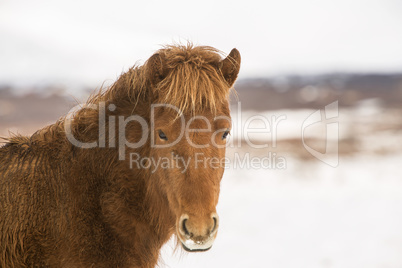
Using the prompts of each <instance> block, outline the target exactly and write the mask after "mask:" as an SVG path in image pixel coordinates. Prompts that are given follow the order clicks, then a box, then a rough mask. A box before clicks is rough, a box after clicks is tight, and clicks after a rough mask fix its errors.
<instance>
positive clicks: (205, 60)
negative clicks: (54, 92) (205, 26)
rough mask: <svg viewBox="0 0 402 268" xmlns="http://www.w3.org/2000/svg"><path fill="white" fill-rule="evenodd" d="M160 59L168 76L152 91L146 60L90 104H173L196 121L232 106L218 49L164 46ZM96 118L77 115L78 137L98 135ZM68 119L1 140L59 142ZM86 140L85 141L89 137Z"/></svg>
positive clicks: (86, 113) (89, 112) (94, 114)
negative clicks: (225, 105) (206, 113)
mask: <svg viewBox="0 0 402 268" xmlns="http://www.w3.org/2000/svg"><path fill="white" fill-rule="evenodd" d="M155 54H159V55H161V56H162V57H163V59H164V66H165V68H167V75H166V76H165V77H163V79H161V81H160V82H159V83H157V84H156V85H152V82H151V81H150V79H149V74H147V68H146V67H147V64H148V63H149V60H147V61H146V62H145V63H144V65H142V66H138V65H134V66H133V67H131V68H130V69H129V70H128V71H127V72H126V73H123V74H122V75H121V76H120V77H119V78H118V79H117V80H116V82H114V83H113V84H112V85H111V86H110V87H108V88H103V87H101V88H100V89H99V90H97V91H96V92H95V93H93V94H92V95H91V96H90V97H89V98H88V100H87V102H86V104H95V105H97V104H99V103H100V102H105V103H106V104H111V103H113V104H115V105H116V106H118V107H120V108H128V107H130V110H131V111H134V110H135V108H136V107H137V106H138V104H139V103H140V102H144V101H147V100H148V101H150V102H151V103H158V104H171V105H173V106H175V107H177V108H178V109H180V111H181V112H182V113H189V114H193V115H194V114H197V113H202V112H204V111H205V110H209V111H211V112H213V113H215V112H216V108H217V107H219V106H220V105H221V104H222V103H224V102H225V101H227V100H228V98H229V95H230V93H231V92H234V93H235V91H234V89H233V88H231V89H230V86H229V85H228V83H227V81H226V80H225V79H224V77H223V75H222V73H221V69H220V67H221V64H222V57H221V55H223V56H224V53H223V52H221V51H220V50H218V49H216V48H213V47H210V46H194V45H193V44H191V43H188V44H186V45H168V46H164V47H162V48H161V49H160V50H158V51H157V52H156V53H155ZM155 54H154V55H155ZM228 58H229V59H230V60H231V62H232V64H233V65H235V64H236V62H235V60H234V59H231V58H230V56H229V57H228ZM148 105H149V103H148ZM84 107H85V106H84ZM97 117H98V112H97V111H95V110H92V109H81V110H79V111H77V112H76V113H75V115H73V118H74V120H73V122H72V124H73V125H72V129H73V131H74V132H76V131H78V129H77V128H78V126H83V125H86V127H85V128H86V130H81V131H79V132H84V133H88V131H89V130H91V129H97V128H98V125H97ZM65 118H66V116H63V117H61V118H60V119H59V120H58V121H57V122H56V123H55V124H52V125H50V126H47V127H44V128H42V129H40V130H38V131H37V132H35V133H34V134H33V135H32V136H31V137H30V138H28V139H27V138H26V137H22V136H20V135H12V136H11V137H9V138H2V139H3V140H5V143H12V144H31V143H32V142H33V141H36V142H37V143H46V142H49V141H51V140H57V137H58V136H59V135H60V133H63V132H64V120H65ZM84 133H83V134H84ZM80 136H81V135H80ZM81 137H85V134H84V135H83V136H81Z"/></svg>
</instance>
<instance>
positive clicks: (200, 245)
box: [180, 237, 215, 252]
mask: <svg viewBox="0 0 402 268" xmlns="http://www.w3.org/2000/svg"><path fill="white" fill-rule="evenodd" d="M180 240H181V239H180ZM214 240H215V239H214V238H212V237H211V239H208V240H207V241H205V242H195V241H193V240H191V239H187V240H185V241H183V240H181V245H182V246H183V248H184V250H185V251H188V252H202V251H208V250H209V249H210V248H211V247H212V244H213V243H214Z"/></svg>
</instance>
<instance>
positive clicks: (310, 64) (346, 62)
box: [0, 0, 402, 86]
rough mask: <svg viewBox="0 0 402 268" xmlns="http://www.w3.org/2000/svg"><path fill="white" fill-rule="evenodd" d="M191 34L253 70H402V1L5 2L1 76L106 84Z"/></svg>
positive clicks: (1, 0)
mask: <svg viewBox="0 0 402 268" xmlns="http://www.w3.org/2000/svg"><path fill="white" fill-rule="evenodd" d="M186 40H191V41H193V42H194V43H195V44H200V45H211V46H214V47H216V48H218V49H221V50H223V51H224V52H226V53H228V52H229V51H230V50H231V49H232V48H233V47H236V48H238V49H239V50H240V53H241V54H242V70H241V74H240V75H241V76H240V77H243V78H246V77H254V76H276V75H281V74H288V73H292V74H295V73H296V74H305V73H323V72H324V73H325V72H331V71H358V72H365V71H373V72H388V71H402V1H400V0H333V1H329V0H295V1H289V0H277V1H253V0H247V1H238V2H236V1H233V0H232V1H216V0H215V1H210V0H203V1H198V2H191V1H161V2H156V1H139V2H137V1H124V0H114V1H99V0H68V1H64V0H62V1H55V0H35V1H33V0H25V1H20V0H0V83H16V82H18V83H20V84H32V83H33V84H42V83H45V84H46V83H48V82H52V83H62V84H63V83H66V84H69V83H70V84H71V83H75V84H86V85H89V86H99V85H100V84H101V83H102V82H104V81H106V82H108V81H109V82H111V81H113V80H114V79H115V78H116V77H117V76H118V75H119V74H120V73H121V72H122V71H124V70H127V68H128V67H130V66H131V65H133V64H134V63H136V62H138V63H143V62H144V61H145V60H146V59H147V58H148V57H149V56H150V55H151V54H152V52H153V51H155V50H157V49H158V48H159V47H160V45H162V44H167V43H172V42H178V41H184V42H185V41H186Z"/></svg>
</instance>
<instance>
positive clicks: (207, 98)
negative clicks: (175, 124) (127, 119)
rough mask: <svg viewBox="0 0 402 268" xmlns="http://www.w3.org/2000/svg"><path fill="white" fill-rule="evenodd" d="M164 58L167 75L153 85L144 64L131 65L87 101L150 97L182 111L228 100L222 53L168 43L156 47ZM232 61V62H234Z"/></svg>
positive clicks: (213, 108) (131, 100)
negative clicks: (108, 85)
mask: <svg viewBox="0 0 402 268" xmlns="http://www.w3.org/2000/svg"><path fill="white" fill-rule="evenodd" d="M155 54H159V55H161V56H162V57H163V59H164V63H163V64H164V67H165V68H166V69H167V75H166V76H165V77H163V79H161V81H160V82H159V83H158V84H156V85H155V87H154V88H153V86H152V83H151V82H150V81H149V79H148V78H149V74H147V68H146V66H147V64H148V63H149V60H148V61H147V62H145V64H144V65H142V66H133V67H132V68H130V69H129V70H128V71H127V72H126V73H124V74H122V75H121V76H120V77H119V79H117V81H116V82H115V83H114V84H113V85H112V86H111V87H110V88H108V89H107V90H106V91H102V89H101V90H99V92H97V93H95V94H94V95H92V96H91V97H90V98H89V100H88V102H87V103H90V104H97V103H99V102H101V101H108V102H110V103H113V102H117V103H119V102H121V101H128V103H127V104H129V105H133V104H134V106H136V105H137V104H138V102H139V100H146V99H148V98H151V102H152V103H160V104H171V105H173V106H175V107H177V108H178V109H180V110H181V111H182V112H183V113H191V114H195V113H200V112H203V111H205V109H209V110H210V111H211V112H214V111H216V107H219V106H220V104H222V103H223V102H225V101H227V100H228V97H229V94H230V92H231V90H229V88H230V86H229V85H228V83H227V81H226V80H225V79H224V78H223V75H222V73H221V70H220V66H221V60H222V57H221V55H224V53H223V52H221V51H220V50H218V49H215V48H213V47H209V46H194V45H193V44H191V43H188V44H187V45H168V46H164V47H163V48H162V49H160V50H158V51H157V52H156V53H155ZM233 64H235V62H233ZM232 91H234V90H232Z"/></svg>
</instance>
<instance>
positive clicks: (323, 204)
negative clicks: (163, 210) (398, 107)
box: [160, 154, 402, 268]
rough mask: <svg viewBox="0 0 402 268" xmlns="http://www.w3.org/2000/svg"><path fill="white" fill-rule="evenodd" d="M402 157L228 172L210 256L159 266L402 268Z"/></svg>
mask: <svg viewBox="0 0 402 268" xmlns="http://www.w3.org/2000/svg"><path fill="white" fill-rule="evenodd" d="M401 160H402V154H391V155H386V156H381V157H379V156H368V157H365V156H364V155H358V156H353V157H341V159H340V163H339V166H338V167H337V168H332V167H330V166H328V165H325V164H323V163H321V162H319V161H300V160H297V159H288V161H287V164H288V166H287V169H286V170H245V169H243V170H242V169H240V170H230V169H229V170H228V171H227V172H226V173H225V176H224V179H223V181H222V187H221V191H222V192H221V197H220V203H219V206H218V213H219V215H220V230H219V234H218V237H217V239H216V241H215V244H214V246H213V247H212V249H211V250H210V251H208V252H205V253H184V254H182V253H180V252H181V251H182V250H179V251H178V252H177V253H176V254H172V248H173V247H174V245H175V244H174V241H173V240H172V241H170V243H169V244H167V245H166V246H165V247H164V248H163V254H162V258H163V261H161V264H160V267H175V268H176V267H211V268H212V267H275V268H281V267H284V268H285V267H289V268H294V267H298V268H299V267H300V268H302V267H306V268H307V267H308V268H314V267H331V268H332V267H334V268H335V267H339V268H348V267H350V268H356V267H365V268H371V267H373V268H374V267H378V268H380V267H381V268H385V267H389V268H393V267H402V171H401V168H400V163H401Z"/></svg>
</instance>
